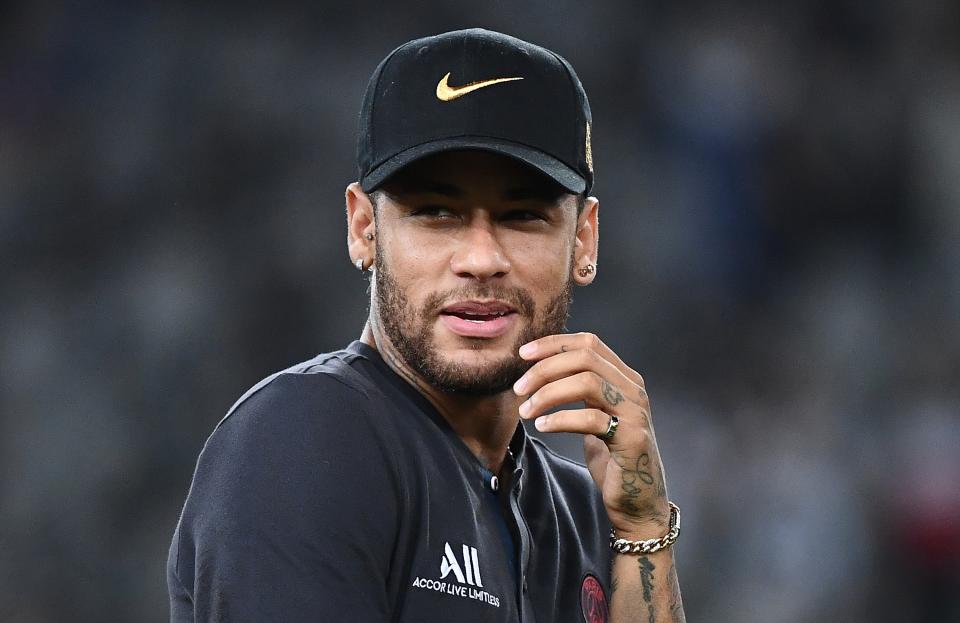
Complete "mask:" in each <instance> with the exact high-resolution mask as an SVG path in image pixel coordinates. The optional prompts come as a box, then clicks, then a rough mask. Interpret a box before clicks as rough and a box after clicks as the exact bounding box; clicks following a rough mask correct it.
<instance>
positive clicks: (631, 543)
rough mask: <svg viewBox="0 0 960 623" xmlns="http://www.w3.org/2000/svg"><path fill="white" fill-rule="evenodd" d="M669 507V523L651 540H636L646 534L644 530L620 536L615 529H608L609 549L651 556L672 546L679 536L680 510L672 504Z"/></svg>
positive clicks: (622, 552)
mask: <svg viewBox="0 0 960 623" xmlns="http://www.w3.org/2000/svg"><path fill="white" fill-rule="evenodd" d="M667 504H669V506H670V521H669V524H668V525H667V528H666V530H665V531H664V530H663V529H661V533H660V535H659V536H657V537H653V538H646V537H643V538H636V537H637V536H642V535H645V534H646V529H641V530H633V531H631V532H630V533H628V534H621V533H618V532H617V529H616V528H615V527H614V528H611V529H610V547H611V548H612V549H613V550H614V551H615V552H618V553H620V554H653V553H656V552H659V551H661V550H665V549H667V548H669V547H670V546H672V545H673V544H674V543H675V542H676V540H677V538H678V537H679V536H680V509H679V508H677V505H676V504H674V503H673V502H667Z"/></svg>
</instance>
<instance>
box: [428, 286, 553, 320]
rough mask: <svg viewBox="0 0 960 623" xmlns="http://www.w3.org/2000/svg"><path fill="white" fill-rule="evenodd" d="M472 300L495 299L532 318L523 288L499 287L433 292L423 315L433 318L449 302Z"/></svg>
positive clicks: (527, 298)
mask: <svg viewBox="0 0 960 623" xmlns="http://www.w3.org/2000/svg"><path fill="white" fill-rule="evenodd" d="M473 299H497V300H499V301H503V302H505V303H508V304H510V305H511V306H512V307H513V308H515V309H516V310H517V311H518V312H520V313H521V314H523V315H524V316H527V317H528V318H532V317H533V313H534V309H535V307H536V306H535V305H534V302H533V297H532V296H530V293H529V292H527V291H526V290H524V289H523V288H510V287H506V286H501V285H486V286H480V287H463V288H454V289H452V290H445V291H443V292H434V293H433V294H430V295H429V296H428V297H427V299H426V301H425V302H424V304H423V308H422V310H423V314H424V316H426V317H433V316H436V315H437V314H439V313H440V310H442V309H443V308H444V307H445V306H446V305H447V304H448V303H449V302H451V301H469V300H473Z"/></svg>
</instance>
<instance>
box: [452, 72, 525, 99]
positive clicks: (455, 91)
mask: <svg viewBox="0 0 960 623" xmlns="http://www.w3.org/2000/svg"><path fill="white" fill-rule="evenodd" d="M449 79H450V72H447V75H446V76H444V77H443V78H440V82H438V83H437V99H438V100H440V101H442V102H449V101H451V100H455V99H457V98H458V97H463V96H464V95H466V94H467V93H473V92H474V91H476V90H477V89H482V88H483V87H488V86H490V85H493V84H500V83H501V82H510V81H512V80H523V78H520V77H517V78H494V79H493V80H481V81H480V82H471V83H470V84H465V85H463V86H462V87H452V86H450V85H449V84H447V80H449Z"/></svg>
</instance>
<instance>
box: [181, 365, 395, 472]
mask: <svg viewBox="0 0 960 623" xmlns="http://www.w3.org/2000/svg"><path fill="white" fill-rule="evenodd" d="M380 391H381V390H380V388H378V387H377V385H376V383H375V382H374V381H373V380H372V379H370V377H369V376H368V375H366V374H364V372H363V371H362V366H359V365H357V358H356V356H355V355H353V354H352V353H350V352H349V351H338V352H334V353H325V354H323V355H318V356H317V357H314V358H313V359H310V360H308V361H305V362H302V363H299V364H297V365H295V366H291V367H289V368H287V369H286V370H282V371H280V372H277V373H275V374H272V375H270V376H268V377H266V378H265V379H263V380H262V381H260V382H259V383H257V384H256V385H254V386H253V387H251V388H250V389H249V390H247V392H245V393H244V394H243V396H241V398H240V399H239V400H237V402H236V403H235V404H234V405H233V406H232V407H231V408H230V410H229V411H228V412H227V414H226V415H225V416H224V417H223V418H222V419H221V420H220V422H219V423H218V424H217V425H216V427H215V428H214V430H213V432H212V433H211V434H210V436H209V437H208V438H207V441H206V443H205V444H204V447H203V450H202V451H201V453H200V457H199V460H198V470H200V469H201V468H202V467H203V466H204V465H207V466H213V465H217V466H219V468H221V469H224V470H229V471H230V472H232V473H244V472H249V471H252V470H257V469H258V468H261V469H263V468H270V469H276V468H277V467H278V466H279V465H288V466H291V469H293V466H298V467H297V469H298V470H301V471H303V470H309V469H312V467H311V466H313V465H315V464H316V461H317V460H320V461H323V462H326V461H330V460H338V461H342V462H344V463H349V464H355V463H356V461H358V460H363V459H369V458H370V457H369V456H368V455H371V454H373V455H377V456H388V454H385V453H383V452H382V451H383V449H384V447H385V446H387V445H388V444H389V439H386V438H384V436H385V435H387V434H388V432H387V431H385V430H384V428H385V427H383V426H380V425H379V424H377V422H372V421H371V419H377V420H382V419H385V418H384V417H383V410H382V409H374V408H371V399H372V396H375V395H376V394H377V393H378V392H380ZM379 402H380V401H378V403H379ZM381 460H382V459H381Z"/></svg>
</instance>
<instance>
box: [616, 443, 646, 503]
mask: <svg viewBox="0 0 960 623" xmlns="http://www.w3.org/2000/svg"><path fill="white" fill-rule="evenodd" d="M613 460H614V461H616V463H617V465H619V466H620V469H622V470H623V476H622V481H621V483H620V490H621V491H623V492H624V494H626V496H627V500H626V501H625V502H624V507H626V509H627V510H628V511H630V512H637V511H639V510H640V508H639V507H638V506H637V505H636V503H635V502H634V500H635V499H636V498H639V497H640V494H641V492H642V491H643V489H642V486H641V483H643V484H645V485H652V484H653V483H654V479H653V474H651V473H650V472H649V471H647V470H646V469H645V468H646V467H647V466H648V465H649V464H650V455H649V454H647V453H646V452H644V453H643V454H641V455H640V456H639V457H638V458H636V459H626V460H624V459H622V458H620V457H618V456H616V455H614V457H613ZM628 461H629V462H631V463H632V465H631V466H629V467H628Z"/></svg>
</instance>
